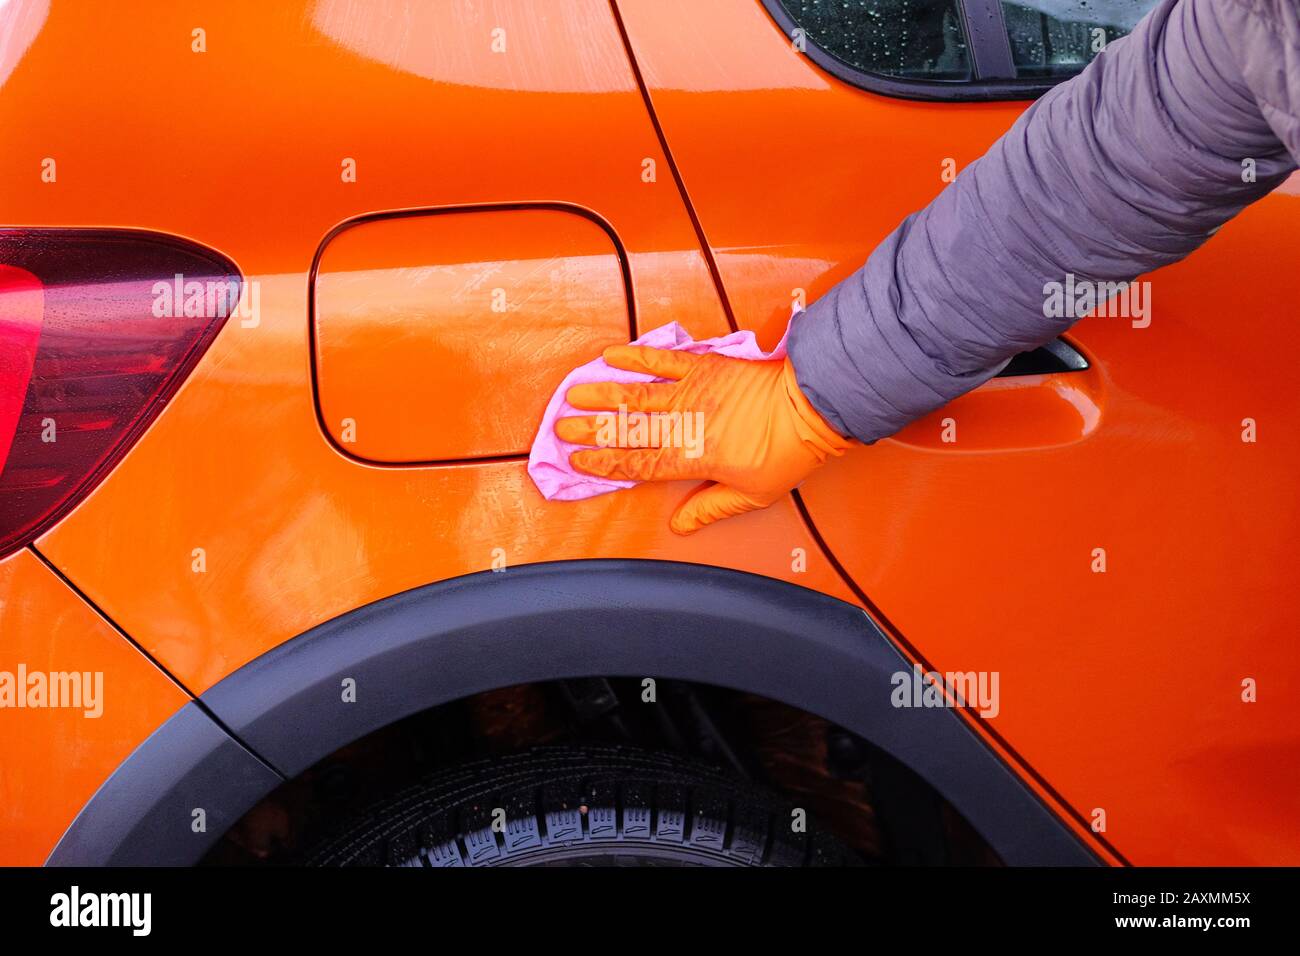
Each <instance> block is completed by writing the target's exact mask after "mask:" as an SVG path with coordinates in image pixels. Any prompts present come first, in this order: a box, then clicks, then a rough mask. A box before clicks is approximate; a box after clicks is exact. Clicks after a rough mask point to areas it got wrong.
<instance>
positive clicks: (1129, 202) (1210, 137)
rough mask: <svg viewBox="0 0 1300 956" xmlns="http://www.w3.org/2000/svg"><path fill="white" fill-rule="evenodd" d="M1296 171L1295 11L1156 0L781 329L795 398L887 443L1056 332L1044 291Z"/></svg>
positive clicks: (1299, 111) (1299, 110) (1266, 0)
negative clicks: (787, 331) (797, 392)
mask: <svg viewBox="0 0 1300 956" xmlns="http://www.w3.org/2000/svg"><path fill="white" fill-rule="evenodd" d="M1296 156H1300V4H1297V3H1296V0H1164V2H1162V3H1160V4H1159V5H1158V6H1157V7H1156V8H1155V9H1153V10H1152V11H1151V13H1150V14H1149V15H1148V16H1147V17H1146V18H1144V19H1143V20H1142V22H1141V23H1139V24H1138V26H1137V27H1136V28H1135V29H1134V31H1133V32H1132V33H1131V34H1130V35H1129V36H1127V37H1124V38H1122V39H1120V40H1116V41H1113V42H1112V43H1111V44H1110V45H1109V46H1108V47H1107V48H1106V50H1105V51H1104V52H1103V53H1102V54H1100V55H1099V56H1098V57H1097V58H1096V59H1095V60H1094V61H1093V62H1092V63H1091V64H1090V65H1089V66H1088V68H1087V69H1086V70H1084V71H1083V73H1081V74H1080V75H1079V76H1077V77H1075V78H1074V79H1073V80H1070V81H1069V82H1067V83H1063V84H1061V85H1060V86H1058V87H1056V88H1055V89H1053V90H1052V91H1051V92H1049V93H1048V94H1047V95H1045V96H1043V97H1042V98H1041V99H1039V100H1038V101H1037V102H1036V103H1035V104H1034V105H1033V106H1032V107H1031V108H1030V109H1029V110H1027V111H1026V112H1025V113H1024V114H1023V115H1022V116H1021V117H1020V119H1019V120H1017V122H1016V123H1015V125H1014V126H1013V127H1012V128H1011V129H1010V130H1009V131H1008V132H1007V133H1006V134H1005V135H1003V136H1002V138H1001V139H999V140H998V142H997V143H995V144H994V145H993V146H992V148H991V149H989V151H988V152H987V153H986V154H985V155H984V156H983V157H981V158H980V159H979V160H978V161H977V162H975V163H972V164H971V165H970V166H968V167H967V168H966V169H965V170H963V171H962V172H961V174H960V175H959V176H958V177H957V179H956V180H955V181H954V182H953V183H952V184H951V185H950V186H948V188H947V189H945V190H944V191H943V192H942V193H940V194H939V196H938V197H937V198H936V199H935V200H934V201H933V202H932V203H930V205H929V206H927V207H926V208H925V209H922V210H921V211H920V212H917V213H915V214H913V215H912V216H909V217H908V218H907V219H906V220H904V222H903V223H902V224H901V225H900V226H899V227H898V228H897V229H896V230H895V231H894V232H893V233H892V234H891V235H890V236H889V237H888V238H887V239H886V240H885V241H884V242H883V243H881V244H880V246H879V247H878V248H877V249H876V250H875V252H873V253H872V255H871V257H870V259H868V261H867V263H866V265H864V266H863V267H862V268H861V269H860V270H858V271H857V272H855V273H854V274H853V275H851V276H849V277H848V278H847V279H845V280H844V281H843V282H841V283H840V284H838V285H837V286H835V287H834V288H833V289H831V290H830V291H829V292H828V293H827V294H826V295H824V296H823V297H822V298H820V299H818V300H817V301H816V302H814V303H813V304H812V305H811V306H809V308H808V309H807V311H806V312H804V313H803V314H801V315H799V316H798V317H796V319H795V321H794V326H793V328H792V331H791V340H790V355H791V358H792V361H793V363H794V367H795V370H796V374H797V377H798V381H799V384H800V387H801V388H802V389H803V390H804V392H805V394H806V395H807V396H808V397H809V399H810V400H811V401H812V403H813V405H814V406H815V407H816V408H817V409H818V410H819V411H820V412H821V413H822V414H823V415H825V416H826V418H827V419H828V420H829V421H830V422H831V424H832V425H834V426H835V427H836V428H837V429H838V430H839V431H841V432H842V433H843V434H845V435H852V436H854V437H856V438H858V439H860V440H862V441H866V442H871V441H875V440H876V439H878V438H883V437H885V436H887V435H890V434H892V433H893V432H895V431H897V430H898V429H899V428H901V427H902V426H903V425H905V424H907V423H908V422H909V421H911V420H912V419H914V418H916V417H918V416H920V415H922V414H924V413H926V412H928V411H930V410H932V409H934V408H937V407H938V406H940V405H942V404H944V403H945V402H947V401H949V400H950V399H952V398H954V397H956V396H957V395H959V394H961V393H962V392H965V391H967V390H969V389H971V388H974V387H975V386H977V385H979V384H980V383H982V382H984V381H985V380H986V379H988V378H990V377H992V376H993V375H995V374H996V373H997V372H998V371H999V370H1000V369H1001V368H1002V366H1003V365H1005V363H1006V361H1007V360H1008V359H1009V358H1010V357H1011V356H1013V355H1015V354H1016V353H1017V352H1021V351H1024V350H1026V349H1030V348H1035V347H1037V346H1039V345H1042V344H1043V343H1045V342H1047V341H1050V340H1051V339H1052V338H1054V337H1055V336H1057V335H1059V334H1060V333H1061V332H1063V331H1064V330H1065V329H1066V328H1068V327H1069V325H1070V324H1071V323H1072V321H1073V319H1071V318H1061V317H1049V316H1048V315H1046V314H1045V312H1053V313H1054V311H1055V310H1051V309H1047V310H1045V309H1044V301H1045V290H1044V286H1046V285H1048V283H1052V282H1056V283H1064V282H1065V280H1066V274H1067V273H1072V274H1074V276H1075V277H1076V281H1078V280H1085V279H1086V280H1090V281H1093V282H1098V283H1100V282H1120V281H1131V280H1133V279H1135V278H1136V277H1137V276H1138V275H1140V274H1142V273H1144V272H1147V271H1149V270H1151V269H1154V268H1156V267H1158V266H1162V265H1167V264H1168V263H1171V262H1176V261H1177V260H1179V259H1182V258H1183V257H1184V256H1186V255H1187V254H1188V253H1190V252H1192V251H1193V250H1194V249H1196V248H1197V247H1198V246H1200V245H1201V244H1202V243H1203V242H1205V241H1206V240H1207V239H1208V238H1209V237H1210V236H1211V235H1212V234H1213V233H1214V231H1215V230H1216V229H1217V228H1219V226H1220V225H1222V224H1223V223H1224V222H1225V221H1227V220H1228V219H1230V218H1232V217H1233V216H1234V215H1236V214H1237V213H1238V212H1239V211H1241V209H1242V208H1244V207H1245V206H1246V205H1248V204H1249V203H1251V202H1254V201H1255V200H1256V199H1259V198H1260V197H1262V196H1263V195H1265V194H1266V193H1268V192H1269V191H1270V190H1272V189H1273V188H1274V187H1276V186H1277V185H1279V184H1280V183H1281V182H1282V181H1283V180H1284V179H1286V177H1287V176H1288V175H1289V174H1290V173H1291V172H1292V171H1293V170H1294V169H1295V168H1296V162H1295V157H1296ZM1246 160H1253V161H1254V162H1253V171H1254V175H1253V177H1252V176H1250V175H1243V172H1244V171H1245V170H1246V169H1247V168H1248V167H1250V166H1251V164H1248V163H1246V162H1245V161H1246Z"/></svg>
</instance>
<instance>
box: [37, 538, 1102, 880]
mask: <svg viewBox="0 0 1300 956" xmlns="http://www.w3.org/2000/svg"><path fill="white" fill-rule="evenodd" d="M910 669H911V664H910V663H909V662H908V661H907V659H906V658H905V657H903V655H902V654H900V653H899V651H898V650H897V648H896V647H895V646H894V645H893V644H892V643H891V642H890V641H889V639H888V638H887V637H886V636H885V634H884V633H883V632H881V630H880V629H879V628H878V627H877V626H876V625H875V623H874V622H873V621H872V619H871V618H870V617H869V616H868V615H867V614H866V613H865V612H864V611H863V610H862V609H861V608H859V607H856V606H855V605H852V604H848V603H846V602H844V601H841V600H839V599H837V598H833V597H830V596H828V595H825V594H822V593H820V592H817V591H812V590H809V589H807V588H802V587H799V586H797V585H793V584H789V583H786V582H784V581H778V580H775V579H772V578H766V577H762V576H759V575H754V574H748V573H744V572H739V571H730V570H725V569H721V568H716V567H712V566H709V565H694V564H683V563H677V562H664V561H646V560H584V561H561V562H548V563H543V564H532V565H522V566H519V567H513V568H509V569H508V570H504V571H485V572H481V573H477V574H471V575H468V576H465V577H460V578H454V579H451V580H448V581H443V582H439V583H437V584H430V585H426V586H424V587H419V588H415V589H413V590H410V591H406V592H403V593H401V594H397V595H394V596H392V597H389V598H384V599H382V600H380V601H376V602H375V603H373V604H370V605H367V606H365V607H362V608H359V609H357V610H355V611H352V612H350V613H348V614H345V615H343V616H341V617H339V618H336V619H334V620H332V621H329V622H327V623H325V624H322V625H320V626H318V627H316V628H313V629H312V630H310V631H308V632H306V633H304V634H302V635H301V636H299V637H297V638H294V639H292V640H290V641H287V642H285V643H284V644H281V645H280V646H278V647H276V648H274V649H272V650H271V651H269V652H267V653H266V654H264V655H262V656H261V657H259V658H257V659H255V660H253V661H251V662H250V663H248V664H246V665H244V666H243V667H241V668H240V669H238V670H237V671H235V672H233V673H232V674H230V675H229V676H228V677H226V678H225V679H223V680H222V681H221V682H219V683H218V684H216V685H215V686H213V687H212V688H210V689H209V690H208V691H206V692H205V693H204V694H202V695H201V697H200V698H199V700H198V701H197V702H194V703H191V704H188V705H186V706H185V707H184V708H182V709H181V711H180V712H178V713H177V714H176V715H175V716H174V717H172V718H171V719H170V720H169V721H168V722H167V723H165V724H163V725H162V727H160V728H159V729H158V730H157V731H155V732H154V734H152V735H151V736H150V737H149V738H148V739H147V740H146V741H145V742H144V743H142V744H141V745H140V746H139V748H137V749H136V751H135V752H134V753H133V754H132V755H131V756H130V757H128V758H127V759H126V760H125V761H124V762H123V763H122V764H121V766H119V767H118V769H117V770H116V771H115V772H114V773H113V775H112V776H111V777H110V778H109V779H108V780H107V781H106V782H105V783H104V785H103V786H101V788H100V789H99V791H98V792H97V793H96V794H95V796H94V797H93V798H92V799H91V800H90V802H89V803H88V804H87V805H86V806H85V807H84V808H83V809H82V811H81V813H80V814H79V815H78V817H77V818H76V820H74V821H73V823H72V825H71V826H70V827H69V829H68V831H67V833H65V834H64V836H63V838H62V840H60V842H59V844H58V846H56V847H55V849H54V851H53V852H52V853H51V854H50V857H49V859H48V861H47V862H48V863H49V864H51V865H72V864H79V865H104V864H109V865H118V864H140V863H162V864H172V865H183V864H187V863H196V862H198V861H199V860H200V859H201V858H202V857H203V855H204V854H205V853H206V852H207V851H208V849H209V848H210V847H211V846H212V845H213V844H214V843H215V842H216V841H217V840H218V839H219V838H220V837H221V836H222V834H223V833H224V832H225V830H226V829H227V828H228V827H229V826H230V825H232V824H233V823H234V822H235V821H236V820H238V819H239V817H240V816H242V815H243V813H245V812H246V811H247V810H248V809H250V808H251V807H253V806H254V805H255V804H256V803H257V802H258V801H259V800H260V799H262V798H263V797H264V796H265V795H266V794H268V793H270V792H271V791H272V790H273V789H274V788H275V787H276V786H278V785H279V784H280V783H281V782H282V781H283V780H284V779H289V778H292V777H294V776H296V775H297V774H299V773H301V772H302V771H304V770H306V769H307V768H308V767H310V766H311V765H313V764H314V763H316V762H317V761H319V760H320V759H322V758H324V757H326V756H328V755H329V754H330V753H333V752H334V751H335V750H337V749H339V748H340V747H342V746H344V745H346V744H348V743H351V742H353V741H355V740H358V739H360V738H362V737H364V736H366V735H367V734H369V733H371V732H372V731H375V730H378V729H379V728H381V727H384V726H387V725H388V724H390V723H392V722H394V721H396V720H400V719H401V718H403V717H406V716H409V715H411V714H413V713H417V712H419V711H421V710H426V709H428V708H430V707H434V706H437V705H439V704H443V703H448V702H450V701H453V700H457V699H460V698H463V697H467V696H470V695H472V694H476V693H479V692H482V691H486V690H492V689H495V688H500V687H508V686H512V685H515V684H523V683H530V682H535V681H545V680H556V679H562V678H573V677H582V676H592V675H608V676H613V675H621V676H633V677H635V676H641V677H662V678H670V679H678V680H689V681H695V682H700V683H706V684H715V685H718V686H722V687H729V688H732V689H735V690H740V691H745V692H748V693H753V694H759V695H762V696H765V697H769V698H771V699H773V700H778V701H781V702H784V703H786V704H789V705H792V706H795V707H800V708H802V709H804V710H807V711H809V712H811V713H814V714H817V715H819V716H821V717H823V718H825V719H827V720H830V721H833V722H835V723H837V724H839V725H841V726H843V727H845V728H847V729H849V730H851V731H853V732H854V733H857V734H859V735H860V736H862V737H863V738H865V739H867V740H869V741H871V742H872V743H873V744H875V745H876V746H878V747H880V748H881V749H883V750H885V751H886V752H888V753H890V754H891V755H893V756H894V757H896V758H897V759H898V760H900V761H902V762H903V763H905V764H906V765H907V766H909V767H910V768H911V769H912V770H914V771H915V772H916V773H918V774H919V775H920V776H921V777H922V778H924V779H925V780H926V781H928V782H929V783H930V784H931V785H932V786H934V787H935V788H936V789H937V790H938V791H939V792H940V793H941V794H942V795H943V796H944V797H945V798H946V799H947V800H948V801H949V802H950V803H952V804H953V805H954V806H955V807H956V808H957V810H958V811H959V812H961V813H962V814H963V815H964V816H965V817H966V819H967V820H969V821H970V823H971V824H972V825H973V826H974V827H975V828H976V829H977V830H978V831H979V832H980V833H981V834H982V835H983V836H984V838H985V839H986V840H988V841H989V843H990V844H991V845H992V846H993V847H994V848H995V849H996V850H997V852H998V853H999V854H1000V855H1001V856H1002V858H1003V860H1004V861H1005V862H1007V863H1009V864H1043V865H1096V864H1097V863H1099V862H1100V861H1099V859H1098V857H1097V856H1096V855H1095V854H1094V852H1093V851H1092V850H1091V849H1090V848H1089V847H1088V846H1087V845H1086V844H1085V843H1084V842H1083V841H1081V840H1080V839H1079V838H1078V837H1077V836H1076V835H1075V834H1074V832H1073V831H1072V830H1071V829H1070V827H1069V826H1068V825H1067V824H1066V823H1064V822H1063V821H1062V820H1061V818H1060V817H1058V816H1057V815H1056V814H1055V813H1053V812H1052V810H1051V809H1049V808H1048V807H1047V806H1046V805H1045V804H1044V803H1043V802H1042V801H1041V800H1040V799H1039V797H1038V796H1037V795H1036V794H1035V793H1034V792H1033V791H1032V790H1031V789H1030V788H1029V787H1028V786H1027V785H1026V784H1025V783H1024V781H1023V780H1021V779H1020V778H1019V777H1018V776H1017V775H1016V774H1015V773H1014V772H1013V771H1012V770H1011V769H1010V768H1009V767H1008V766H1007V765H1006V764H1005V763H1004V762H1003V761H1002V760H1001V758H999V757H998V755H997V754H996V753H994V751H993V750H992V749H990V748H989V747H988V745H987V744H985V743H984V741H983V740H981V739H980V738H979V736H978V735H977V734H976V733H975V732H974V731H973V730H972V729H970V727H968V726H967V725H966V723H965V722H964V721H963V720H962V719H961V718H960V717H959V716H958V715H957V714H956V713H955V712H954V711H953V710H951V709H948V708H896V707H894V706H892V704H891V702H890V696H891V691H892V690H893V684H892V682H891V678H892V676H893V675H894V674H896V673H898V672H900V671H909V670H910ZM349 678H350V679H351V680H353V681H355V697H356V699H355V702H351V703H347V702H344V699H343V698H344V695H343V682H344V681H345V680H346V679H349ZM227 728H228V730H227ZM197 808H202V809H203V810H204V813H205V817H206V822H207V827H206V829H205V831H204V832H201V833H196V832H195V831H194V826H193V821H194V810H195V809H197Z"/></svg>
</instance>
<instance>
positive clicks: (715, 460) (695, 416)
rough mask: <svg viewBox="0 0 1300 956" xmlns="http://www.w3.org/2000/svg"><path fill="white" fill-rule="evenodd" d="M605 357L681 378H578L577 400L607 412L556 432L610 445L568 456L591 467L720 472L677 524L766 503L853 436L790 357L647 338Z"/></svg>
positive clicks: (566, 422) (692, 527) (700, 475)
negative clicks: (827, 414) (730, 353)
mask: <svg viewBox="0 0 1300 956" xmlns="http://www.w3.org/2000/svg"><path fill="white" fill-rule="evenodd" d="M604 357H605V361H606V362H607V363H608V364H609V365H612V366H614V367H615V368H621V369H626V370H627V371H632V372H645V373H648V374H650V375H653V376H655V377H656V378H666V379H672V380H673V381H669V382H662V383H659V382H647V383H635V384H619V383H616V382H596V383H593V384H587V385H575V386H574V387H573V388H571V389H569V391H568V394H567V396H566V397H567V399H568V401H569V404H570V405H572V406H574V407H575V408H580V409H584V410H587V411H602V412H604V413H605V414H604V415H587V416H582V417H570V418H561V419H560V420H559V421H557V422H556V423H555V434H556V435H558V436H559V437H560V438H561V439H563V440H564V441H567V442H572V443H574V444H576V445H596V446H601V447H597V448H595V449H592V450H584V451H578V452H574V453H573V454H572V455H571V456H570V457H569V463H570V464H572V465H573V467H574V468H575V469H577V470H579V471H583V472H586V473H588V474H591V475H599V476H601V477H605V478H615V479H622V480H628V481H675V480H679V479H683V478H685V479H695V480H705V479H707V480H712V481H714V482H717V484H713V485H709V486H708V487H705V488H701V489H699V490H697V491H696V492H695V493H694V494H693V495H691V497H690V498H689V499H687V500H686V502H685V503H683V504H682V505H681V507H679V508H678V509H677V512H676V513H675V514H674V515H673V517H672V522H671V525H670V526H671V528H672V530H673V531H675V532H677V533H678V534H691V533H693V532H695V531H698V530H699V529H700V528H702V527H704V526H705V525H707V524H712V523H713V522H715V521H718V520H720V519H722V518H728V517H731V516H732V515H738V514H743V513H744V512H747V511H756V510H758V509H759V508H766V507H767V506H768V505H770V504H772V503H774V502H775V501H777V500H779V499H780V498H781V497H782V496H783V495H785V494H786V493H787V492H789V491H790V490H791V489H792V488H794V487H795V486H796V485H798V484H799V483H800V482H801V481H803V479H804V478H806V477H807V476H808V474H809V473H810V472H811V471H812V470H813V469H814V468H816V467H817V466H818V465H820V464H822V462H824V461H825V460H826V459H827V458H828V457H829V456H831V455H842V454H843V453H844V451H845V449H847V448H848V447H849V446H850V444H851V442H850V441H849V440H848V439H845V438H843V437H841V436H840V435H839V434H838V433H837V432H836V431H835V430H834V429H833V428H831V426H830V425H829V424H827V422H826V420H825V419H824V418H822V416H821V414H820V413H819V412H818V411H817V410H816V409H815V408H813V406H812V404H811V403H810V402H809V401H808V399H807V398H805V397H804V394H803V392H801V391H800V390H799V385H798V383H797V382H796V381H795V374H794V366H792V365H791V364H790V360H789V359H788V358H787V359H782V360H776V359H773V360H769V361H748V360H745V359H735V358H728V357H727V356H723V355H715V354H703V355H695V354H693V353H690V352H674V351H668V350H665V349H653V348H647V347H645V346H638V345H615V346H612V347H610V348H607V349H606V350H605V355H604ZM611 413H612V414H611ZM653 413H659V415H658V416H657V417H658V427H655V425H654V422H653V420H654V419H655V418H656V415H654V414H653ZM664 413H666V415H665V414H664ZM674 413H676V415H675V417H674ZM620 415H623V416H625V425H623V426H622V427H621V424H620V422H619V416H620ZM638 422H640V423H641V424H642V427H640V428H638V427H637V424H638ZM674 427H675V430H674ZM638 432H641V433H642V434H638ZM656 432H657V434H656ZM700 437H702V438H703V441H702V442H701V441H700V440H699V439H700Z"/></svg>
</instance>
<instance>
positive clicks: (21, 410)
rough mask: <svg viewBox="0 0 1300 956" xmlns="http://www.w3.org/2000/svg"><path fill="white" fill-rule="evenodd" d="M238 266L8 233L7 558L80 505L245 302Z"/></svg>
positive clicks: (109, 239) (47, 234)
mask: <svg viewBox="0 0 1300 956" xmlns="http://www.w3.org/2000/svg"><path fill="white" fill-rule="evenodd" d="M241 285H242V280H241V278H240V275H239V270H238V269H237V268H236V267H235V265H234V263H232V262H230V261H229V260H228V259H226V258H225V257H223V256H221V255H220V254H218V253H216V252H214V251H212V250H211V249H207V248H205V247H203V246H199V245H197V244H195V243H192V242H187V241H185V240H181V239H176V238H173V237H170V236H163V235H158V234H155V233H147V232H133V231H125V230H100V229H0V556H3V555H6V554H8V553H10V552H12V551H15V550H17V549H18V548H21V547H23V546H25V545H26V544H28V543H30V542H31V541H34V540H35V539H36V538H37V537H38V536H39V535H40V534H41V533H42V532H44V531H45V530H46V529H48V528H49V527H50V526H51V525H53V524H54V522H56V521H58V519H59V518H60V517H62V516H63V515H64V514H65V513H67V511H68V510H69V509H71V508H72V506H73V505H75V504H76V503H77V502H78V501H79V500H81V498H83V497H84V496H85V495H86V494H87V493H88V492H89V491H90V490H91V489H92V488H93V487H94V486H95V485H96V484H97V483H98V482H99V480H100V479H101V478H102V477H103V476H104V475H105V474H106V473H107V472H108V470H109V469H110V468H111V467H112V465H113V464H114V462H116V461H117V459H118V458H120V457H121V455H122V454H123V453H124V452H125V451H126V450H127V449H128V448H129V447H130V446H131V444H132V442H134V441H135V440H136V439H137V438H138V437H139V436H140V434H141V433H142V432H143V431H144V429H145V428H146V427H148V425H149V423H150V422H152V421H153V420H154V418H156V417H157V415H158V413H159V412H160V411H161V410H162V408H163V406H164V405H165V404H166V403H167V400H168V399H169V398H170V397H171V396H172V394H173V393H174V392H175V391H176V388H177V387H178V386H179V385H180V383H181V382H182V381H183V380H184V378H185V376H186V375H187V374H188V373H189V371H190V369H191V368H193V367H194V364H195V363H196V362H197V361H198V359H199V357H200V356H201V355H202V354H203V352H204V350H205V349H206V348H207V347H208V344H209V343H210V342H211V341H212V339H213V337H214V336H215V335H216V334H217V332H218V331H219V330H220V329H221V326H222V325H223V324H224V323H225V320H226V318H227V317H228V316H229V315H230V314H231V313H232V312H233V311H234V309H235V306H236V303H237V302H238V300H239V293H240V290H241Z"/></svg>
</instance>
